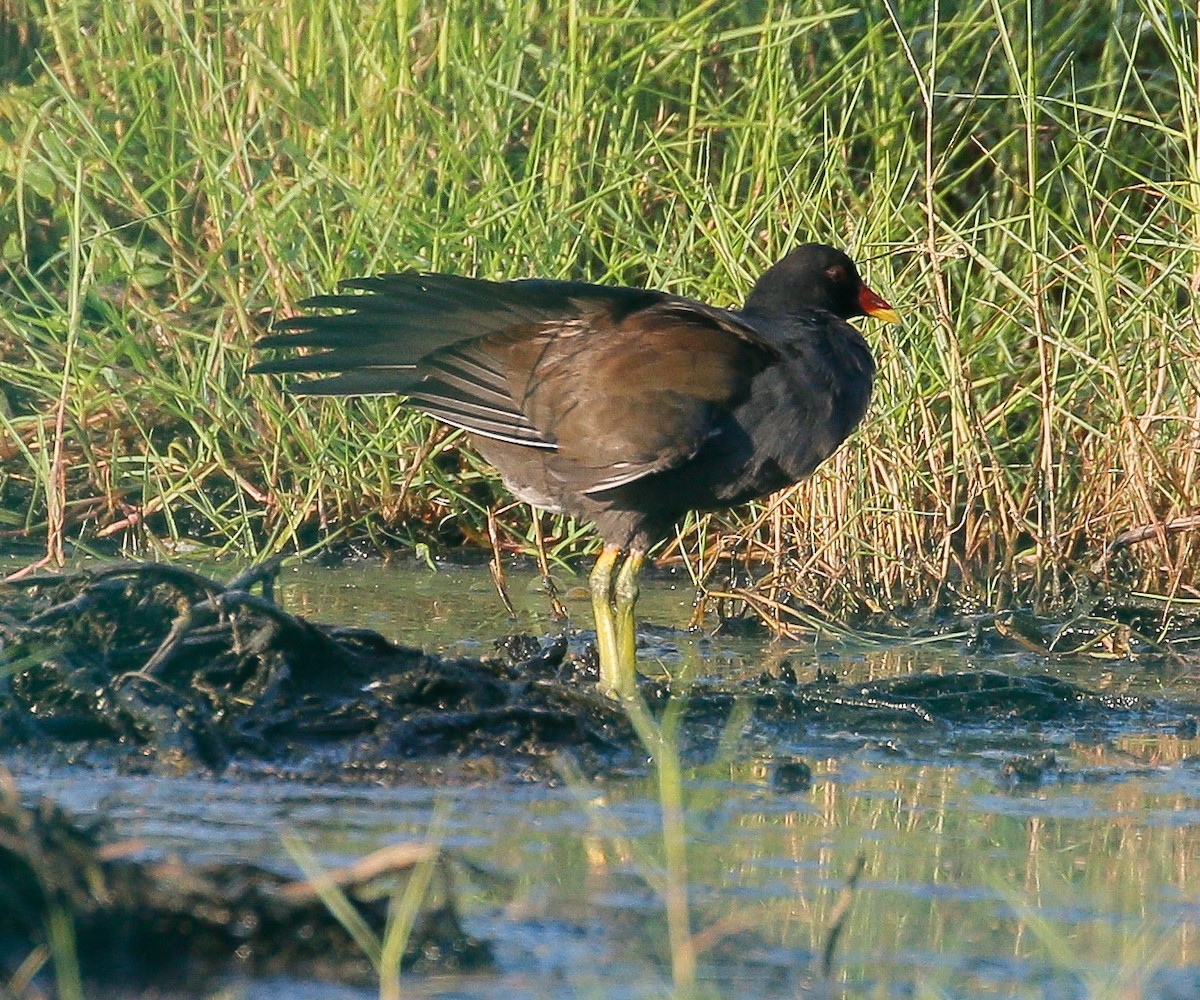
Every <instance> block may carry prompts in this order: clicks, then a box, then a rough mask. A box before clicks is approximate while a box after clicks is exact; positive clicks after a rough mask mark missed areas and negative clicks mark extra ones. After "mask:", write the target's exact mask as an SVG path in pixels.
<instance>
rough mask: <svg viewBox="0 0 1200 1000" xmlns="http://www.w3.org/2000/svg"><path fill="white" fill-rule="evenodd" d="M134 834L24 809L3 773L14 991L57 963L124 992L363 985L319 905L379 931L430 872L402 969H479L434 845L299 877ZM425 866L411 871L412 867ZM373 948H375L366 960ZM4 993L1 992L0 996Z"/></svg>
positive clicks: (368, 973) (0, 821)
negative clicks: (260, 981) (313, 878)
mask: <svg viewBox="0 0 1200 1000" xmlns="http://www.w3.org/2000/svg"><path fill="white" fill-rule="evenodd" d="M143 850H144V845H142V844H139V843H138V842H120V841H117V840H116V839H115V838H114V836H113V835H112V833H111V831H109V830H107V829H106V828H105V827H104V826H103V825H102V824H98V823H92V824H90V825H84V824H80V823H78V822H76V821H74V820H73V819H72V818H71V817H70V816H69V815H67V814H66V813H65V812H64V811H63V810H61V809H60V808H58V807H57V806H55V805H53V804H51V803H49V802H40V803H37V804H36V805H34V806H32V807H26V806H24V805H22V803H21V801H20V799H19V796H18V792H17V788H16V786H15V784H14V783H13V782H12V780H11V779H10V778H9V777H8V776H7V775H6V774H4V773H3V772H2V771H0V970H2V974H3V975H4V981H5V982H6V983H9V984H10V987H11V988H12V994H11V995H13V996H20V995H30V996H36V995H38V994H37V993H36V992H30V993H26V986H22V985H21V984H22V983H25V984H26V985H27V986H28V987H29V988H30V989H36V987H34V986H33V984H34V983H36V982H38V981H39V980H40V979H42V978H43V975H42V973H43V972H45V971H47V970H48V969H49V968H50V967H51V966H53V965H55V964H62V963H66V964H67V966H69V968H67V969H64V968H59V969H57V974H58V975H59V976H60V977H61V976H63V975H74V974H76V973H78V974H79V975H81V976H82V978H83V979H84V980H85V981H88V982H93V983H113V984H116V983H119V984H121V987H122V989H123V990H127V991H129V992H134V991H136V990H139V989H143V988H147V987H150V986H154V987H155V989H156V990H157V989H161V988H163V987H166V988H173V987H183V986H186V987H187V988H188V989H196V988H200V987H201V986H203V984H205V983H210V984H215V983H216V982H217V981H218V980H227V979H228V978H229V977H230V976H235V975H236V976H251V975H252V976H258V977H262V976H271V975H280V974H284V973H286V974H288V975H290V976H297V977H303V978H309V979H318V980H325V981H337V982H346V983H357V984H362V985H370V984H372V983H375V982H377V981H378V972H377V971H376V970H375V967H374V964H373V961H372V960H371V959H370V958H369V957H368V955H367V953H366V952H365V951H364V949H363V947H362V942H361V941H359V940H356V938H355V935H354V934H353V933H352V932H351V930H350V929H348V928H349V926H350V921H346V922H345V923H344V922H343V920H340V919H339V918H338V916H335V914H334V911H333V908H331V907H330V905H329V904H328V899H327V898H322V897H323V895H324V896H326V897H328V895H329V893H330V892H333V893H336V894H337V895H338V897H339V898H340V899H341V901H342V903H343V904H344V905H345V906H347V907H349V908H351V909H352V910H353V912H354V914H355V915H356V918H357V921H358V922H359V924H360V927H361V928H364V929H365V930H366V932H367V933H368V934H369V935H373V936H374V937H375V939H376V941H381V940H382V939H383V937H384V935H385V932H386V928H387V922H388V909H389V906H390V905H391V904H392V900H393V899H399V898H400V893H402V892H403V889H404V886H405V885H407V883H408V880H409V879H410V878H418V877H420V878H422V884H424V880H425V879H426V878H427V879H428V889H429V891H428V892H426V893H425V894H424V897H423V901H422V904H421V906H420V911H419V912H418V913H417V914H416V915H415V920H414V923H413V929H412V933H411V935H410V936H409V937H408V939H407V941H406V942H404V947H403V949H402V950H403V958H402V960H401V961H402V967H404V968H414V967H415V968H419V969H421V970H423V971H446V970H455V969H476V968H480V967H484V966H486V965H487V964H488V962H489V960H490V950H489V948H488V946H487V945H486V944H484V943H483V942H480V941H477V940H475V939H474V938H472V937H470V936H469V935H468V934H466V933H465V932H464V931H463V929H462V926H461V924H460V922H459V919H458V914H457V911H456V907H455V903H454V885H455V880H456V878H460V877H461V875H462V873H461V872H460V871H458V866H456V864H455V862H454V861H453V860H452V859H450V858H448V857H445V856H443V855H442V854H441V853H440V852H439V851H437V850H436V849H435V848H433V847H426V846H423V845H399V846H397V847H392V848H386V849H384V850H382V851H379V852H377V853H376V854H375V855H371V856H369V857H368V858H365V859H363V860H362V861H360V862H359V863H358V864H356V865H353V866H350V867H349V868H347V869H344V870H341V871H336V872H323V873H321V876H320V879H321V881H320V883H319V884H317V885H315V884H314V883H313V882H309V881H302V880H301V881H297V880H295V879H293V878H288V877H286V876H285V875H282V874H280V873H278V872H274V871H270V870H268V869H265V868H263V867H260V866H258V865H256V864H253V863H251V862H248V861H247V862H226V863H220V864H217V863H213V864H207V865H187V864H184V863H182V862H178V861H159V862H145V861H141V860H138V859H137V858H136V857H135V856H136V855H138V854H139V853H141V852H142V851H143ZM422 865H423V866H427V867H428V869H429V870H428V871H426V872H421V873H420V874H418V870H419V867H420V866H422ZM376 947H378V945H377V946H376ZM377 958H378V956H376V960H377ZM5 995H9V993H8V991H7V990H6V994H5Z"/></svg>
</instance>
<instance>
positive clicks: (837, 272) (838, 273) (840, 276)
mask: <svg viewBox="0 0 1200 1000" xmlns="http://www.w3.org/2000/svg"><path fill="white" fill-rule="evenodd" d="M825 274H826V275H827V276H828V278H829V280H830V281H832V282H833V283H834V284H835V285H840V284H841V283H842V282H843V281H845V280H846V269H845V268H844V267H843V266H842V265H841V264H831V265H830V266H829V267H827V268H825Z"/></svg>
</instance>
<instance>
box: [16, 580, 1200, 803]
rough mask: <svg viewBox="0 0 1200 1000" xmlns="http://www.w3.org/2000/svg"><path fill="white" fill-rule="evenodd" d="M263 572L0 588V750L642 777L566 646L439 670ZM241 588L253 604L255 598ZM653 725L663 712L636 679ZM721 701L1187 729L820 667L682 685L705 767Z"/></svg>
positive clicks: (1053, 697)
mask: <svg viewBox="0 0 1200 1000" xmlns="http://www.w3.org/2000/svg"><path fill="white" fill-rule="evenodd" d="M275 572H276V566H275V565H273V564H268V565H266V566H263V567H260V568H258V569H256V570H252V571H250V572H249V573H247V574H245V575H244V576H242V577H241V578H239V579H237V580H234V581H233V582H231V583H229V584H222V583H220V582H218V581H215V580H212V579H208V578H207V577H204V576H200V575H198V574H196V573H194V572H191V571H190V570H186V569H183V568H180V567H176V566H170V565H161V564H121V565H113V566H108V567H105V568H103V569H99V570H95V571H91V572H83V573H76V574H71V575H64V576H46V577H41V578H30V579H27V580H24V581H21V582H19V583H16V584H10V585H8V586H6V587H4V588H3V589H0V639H2V641H3V647H2V650H0V669H2V671H3V675H2V677H0V750H11V749H12V748H15V747H20V748H22V749H24V750H32V751H44V752H46V753H49V754H54V755H60V756H62V755H65V756H66V757H67V758H68V759H70V760H89V759H91V760H98V761H102V762H104V763H108V764H111V763H114V762H115V763H116V765H117V766H119V767H122V768H124V769H151V770H155V771H167V772H171V771H207V772H212V773H222V772H228V771H230V770H231V769H232V770H234V771H236V772H238V773H253V772H260V773H261V772H269V773H286V774H289V775H295V776H305V777H309V778H312V779H314V780H322V781H329V780H353V779H354V778H355V777H369V779H370V780H372V781H387V780H389V778H390V779H392V780H405V781H411V780H425V779H429V780H437V781H447V780H456V779H474V778H479V777H486V778H493V777H498V778H517V777H534V778H545V777H551V776H553V775H554V774H555V773H556V761H557V759H558V757H559V755H562V754H567V755H570V757H571V758H572V759H573V761H574V763H575V765H576V766H577V767H578V768H580V769H581V770H582V771H583V772H584V773H586V774H599V773H603V772H605V771H607V770H610V769H613V768H626V767H629V766H636V765H637V764H638V762H644V761H645V758H646V754H645V751H644V749H642V748H641V747H640V746H639V744H638V742H637V739H636V737H635V734H634V731H633V729H632V727H631V726H630V724H629V722H628V721H627V718H626V716H625V714H624V712H623V711H622V710H621V708H620V706H618V705H617V704H615V703H614V702H613V701H611V700H609V699H607V698H604V697H602V696H600V695H599V694H598V693H597V692H596V690H595V669H594V664H593V663H592V662H591V657H590V656H589V655H588V654H587V653H585V654H583V655H579V656H575V655H569V654H568V643H567V639H566V637H565V636H561V637H558V638H557V639H554V640H552V641H549V642H547V643H539V642H538V641H537V640H535V639H532V638H531V637H528V636H514V637H510V638H509V639H508V640H506V641H505V643H503V644H502V645H500V646H499V647H498V652H497V655H496V656H494V657H490V658H484V659H465V658H459V659H444V658H441V657H437V656H433V655H429V654H426V653H423V652H421V651H420V650H418V649H413V648H409V647H405V646H398V645H395V644H393V643H391V642H389V641H388V640H387V639H385V638H384V637H383V636H381V635H379V634H378V633H376V632H372V631H369V630H366V629H351V628H342V627H338V626H336V625H323V624H315V623H311V622H308V621H305V620H303V619H301V618H297V617H295V616H292V615H290V614H288V613H286V612H285V611H283V610H282V609H281V608H279V607H278V606H277V605H276V604H275V603H274V602H273V600H272V589H273V575H274V573H275ZM251 587H255V588H257V589H258V591H259V592H257V593H252V592H251V589H250V588H251ZM642 694H643V697H644V698H645V699H646V701H647V703H648V704H649V706H650V708H651V709H652V710H658V709H660V708H661V707H662V706H663V705H665V703H666V702H667V700H668V698H669V696H670V692H669V691H668V690H667V688H666V686H665V684H664V683H663V682H661V681H652V680H644V681H643V687H642ZM735 706H741V707H742V708H743V710H744V709H749V710H750V711H749V716H750V718H749V724H751V725H755V726H758V727H759V728H760V729H761V730H763V731H764V732H767V733H768V734H769V733H771V732H781V731H786V732H788V733H795V732H796V731H797V730H798V729H799V730H800V731H803V730H805V729H808V730H813V729H825V728H839V729H853V730H856V731H863V730H865V731H884V732H887V731H895V730H897V729H907V728H916V729H920V730H935V731H936V730H937V729H938V728H939V727H943V728H951V727H954V726H957V725H963V724H980V723H983V724H1001V725H1004V724H1018V723H1021V724H1028V723H1035V722H1036V723H1043V722H1048V721H1054V722H1061V723H1063V724H1066V725H1080V726H1084V725H1088V726H1095V725H1097V724H1104V723H1107V722H1122V721H1123V722H1124V723H1126V724H1128V723H1129V722H1130V721H1131V720H1134V719H1138V718H1141V719H1143V720H1145V721H1147V722H1152V723H1153V725H1155V726H1162V725H1178V726H1180V727H1184V726H1187V725H1189V724H1194V723H1191V722H1190V719H1191V714H1190V712H1189V711H1188V710H1187V709H1186V707H1182V706H1171V705H1162V704H1156V703H1155V702H1153V701H1150V700H1148V699H1145V698H1139V697H1133V696H1129V695H1123V694H1120V693H1106V692H1093V691H1089V690H1087V689H1085V688H1083V687H1080V686H1078V685H1076V684H1072V683H1069V682H1067V681H1065V680H1062V679H1060V678H1057V677H1054V676H1051V675H1049V674H1036V673H1033V674H1019V675H1010V674H1006V673H1001V672H999V671H995V670H972V671H964V672H959V673H950V674H917V675H913V676H908V677H899V678H888V679H885V680H880V681H875V682H871V683H865V684H848V683H844V682H841V681H839V680H838V679H837V678H836V677H834V676H832V675H829V674H827V673H825V672H822V671H817V674H816V676H815V678H814V679H806V680H801V679H799V678H798V677H797V676H796V674H795V673H794V672H793V670H792V669H791V668H790V667H788V666H787V665H786V664H785V665H783V667H782V668H781V669H778V670H776V671H775V672H773V673H772V674H770V675H765V674H764V675H763V676H760V677H756V678H752V679H743V680H740V681H737V682H723V683H701V684H696V685H693V686H692V687H691V688H690V689H689V691H688V695H687V709H686V712H687V717H688V718H689V719H690V720H691V721H692V723H693V724H692V725H691V726H689V727H688V728H687V729H686V731H685V732H686V735H687V739H688V740H689V741H690V746H689V747H685V750H691V751H693V752H697V753H703V752H704V750H705V747H706V740H708V741H711V740H713V739H717V738H719V734H720V729H721V727H722V726H723V725H724V724H725V722H726V721H727V720H728V719H729V718H730V714H731V712H732V711H733V710H734V707H735Z"/></svg>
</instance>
